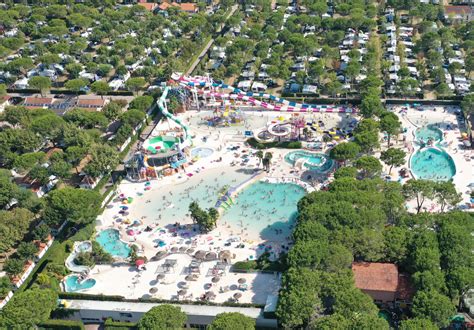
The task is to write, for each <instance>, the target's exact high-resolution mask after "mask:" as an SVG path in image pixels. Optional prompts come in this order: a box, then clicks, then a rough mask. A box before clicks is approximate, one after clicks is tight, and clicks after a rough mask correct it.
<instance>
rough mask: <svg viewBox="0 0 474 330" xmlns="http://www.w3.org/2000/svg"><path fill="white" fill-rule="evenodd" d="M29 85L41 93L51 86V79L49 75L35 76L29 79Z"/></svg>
mask: <svg viewBox="0 0 474 330" xmlns="http://www.w3.org/2000/svg"><path fill="white" fill-rule="evenodd" d="M28 86H30V87H31V88H34V89H37V90H39V91H40V93H41V95H43V96H44V94H45V93H46V92H47V91H48V90H49V89H50V88H51V80H50V79H49V78H48V77H41V76H34V77H31V78H30V79H28Z"/></svg>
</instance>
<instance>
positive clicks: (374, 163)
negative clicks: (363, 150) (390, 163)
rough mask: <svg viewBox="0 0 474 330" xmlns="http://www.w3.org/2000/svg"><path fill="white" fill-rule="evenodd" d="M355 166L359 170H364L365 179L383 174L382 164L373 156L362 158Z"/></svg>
mask: <svg viewBox="0 0 474 330" xmlns="http://www.w3.org/2000/svg"><path fill="white" fill-rule="evenodd" d="M354 165H355V167H356V168H358V169H359V170H362V176H363V177H364V178H371V177H374V176H378V175H380V173H381V172H382V164H380V161H379V160H378V159H377V158H375V157H373V156H362V157H360V158H359V159H357V160H356V161H355V163H354Z"/></svg>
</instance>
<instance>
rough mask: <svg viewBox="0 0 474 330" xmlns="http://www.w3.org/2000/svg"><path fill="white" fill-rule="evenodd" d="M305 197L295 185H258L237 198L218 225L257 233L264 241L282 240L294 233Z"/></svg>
mask: <svg viewBox="0 0 474 330" xmlns="http://www.w3.org/2000/svg"><path fill="white" fill-rule="evenodd" d="M305 194H306V191H305V190H304V189H303V188H301V187H300V186H298V185H295V184H291V183H277V184H275V183H266V182H260V181H259V182H256V183H254V184H252V185H250V186H249V187H247V188H246V189H244V190H243V191H241V192H240V193H239V194H238V195H237V196H236V197H234V199H233V202H234V205H231V206H230V207H228V209H227V210H226V211H225V213H224V215H223V216H222V218H221V219H220V220H219V221H221V222H226V223H228V224H230V225H232V227H234V228H247V229H249V230H251V231H256V232H258V233H260V237H261V238H262V239H265V240H272V241H279V240H283V239H284V238H285V237H287V236H289V235H290V234H291V232H292V227H293V225H294V223H295V220H296V215H297V203H298V201H299V200H300V199H301V197H303V196H304V195H305ZM277 231H278V232H279V233H277Z"/></svg>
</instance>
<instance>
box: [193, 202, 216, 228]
mask: <svg viewBox="0 0 474 330" xmlns="http://www.w3.org/2000/svg"><path fill="white" fill-rule="evenodd" d="M189 213H190V214H191V218H192V219H193V222H194V223H196V224H198V225H199V229H200V230H201V231H202V232H204V233H207V232H209V231H211V230H212V229H214V228H215V227H216V222H217V218H218V215H219V213H218V212H217V210H216V209H214V208H210V209H209V210H207V211H206V210H203V209H201V208H200V207H199V205H198V203H196V202H191V203H190V204H189Z"/></svg>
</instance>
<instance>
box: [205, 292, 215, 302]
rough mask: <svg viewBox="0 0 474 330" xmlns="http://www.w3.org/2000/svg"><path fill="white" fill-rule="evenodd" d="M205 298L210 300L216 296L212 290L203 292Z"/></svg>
mask: <svg viewBox="0 0 474 330" xmlns="http://www.w3.org/2000/svg"><path fill="white" fill-rule="evenodd" d="M205 297H206V299H208V300H210V299H213V298H215V297H216V294H215V293H214V292H212V291H207V292H206V294H205Z"/></svg>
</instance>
